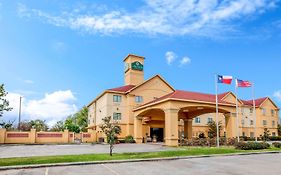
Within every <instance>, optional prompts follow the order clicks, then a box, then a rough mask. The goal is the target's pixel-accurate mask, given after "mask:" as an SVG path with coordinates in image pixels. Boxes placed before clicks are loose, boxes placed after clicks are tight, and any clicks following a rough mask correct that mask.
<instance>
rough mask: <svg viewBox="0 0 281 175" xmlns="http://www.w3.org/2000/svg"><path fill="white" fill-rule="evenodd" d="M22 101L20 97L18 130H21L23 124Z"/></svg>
mask: <svg viewBox="0 0 281 175" xmlns="http://www.w3.org/2000/svg"><path fill="white" fill-rule="evenodd" d="M21 101H22V96H20V104H19V124H18V130H20V123H21Z"/></svg>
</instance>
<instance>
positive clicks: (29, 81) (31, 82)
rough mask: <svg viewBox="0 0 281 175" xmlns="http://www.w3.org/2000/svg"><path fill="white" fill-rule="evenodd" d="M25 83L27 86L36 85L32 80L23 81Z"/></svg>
mask: <svg viewBox="0 0 281 175" xmlns="http://www.w3.org/2000/svg"><path fill="white" fill-rule="evenodd" d="M23 82H24V83H26V84H34V81H32V80H23Z"/></svg>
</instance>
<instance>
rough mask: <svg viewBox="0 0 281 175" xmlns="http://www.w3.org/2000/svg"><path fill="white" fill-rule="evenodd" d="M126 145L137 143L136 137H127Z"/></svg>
mask: <svg viewBox="0 0 281 175" xmlns="http://www.w3.org/2000/svg"><path fill="white" fill-rule="evenodd" d="M125 143H135V140H134V137H133V136H131V135H128V136H126V137H125Z"/></svg>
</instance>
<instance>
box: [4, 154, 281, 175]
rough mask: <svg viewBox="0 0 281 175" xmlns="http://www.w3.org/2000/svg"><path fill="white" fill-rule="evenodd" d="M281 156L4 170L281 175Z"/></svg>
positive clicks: (51, 174) (50, 174) (15, 173)
mask: <svg viewBox="0 0 281 175" xmlns="http://www.w3.org/2000/svg"><path fill="white" fill-rule="evenodd" d="M280 165H281V154H263V155H246V156H245V155H243V156H226V157H210V158H195V159H182V160H171V161H154V162H131V163H118V164H117V163H116V164H95V165H83V166H65V167H49V168H35V169H22V170H8V171H0V174H3V175H4V174H5V175H19V174H30V175H41V174H42V175H55V174H64V175H77V174H79V175H84V174H95V175H150V174H151V175H152V174H153V175H155V174H161V175H171V174H173V175H189V174H190V175H195V174H196V175H213V174H214V175H225V174H231V175H244V174H245V175H250V174H255V175H264V174H270V175H280V173H281V166H280Z"/></svg>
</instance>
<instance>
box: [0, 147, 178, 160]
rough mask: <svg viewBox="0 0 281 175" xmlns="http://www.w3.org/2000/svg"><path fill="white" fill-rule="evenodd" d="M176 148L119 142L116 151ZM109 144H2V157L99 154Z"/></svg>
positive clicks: (151, 150) (105, 150)
mask: <svg viewBox="0 0 281 175" xmlns="http://www.w3.org/2000/svg"><path fill="white" fill-rule="evenodd" d="M171 149H176V148H171V147H166V146H162V145H161V144H117V145H115V146H114V150H113V152H114V153H125V152H155V151H165V150H171ZM108 152H109V145H102V144H93V145H92V144H81V145H1V146H0V158H7V157H29V156H50V155H73V154H92V153H93V154H97V153H108Z"/></svg>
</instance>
